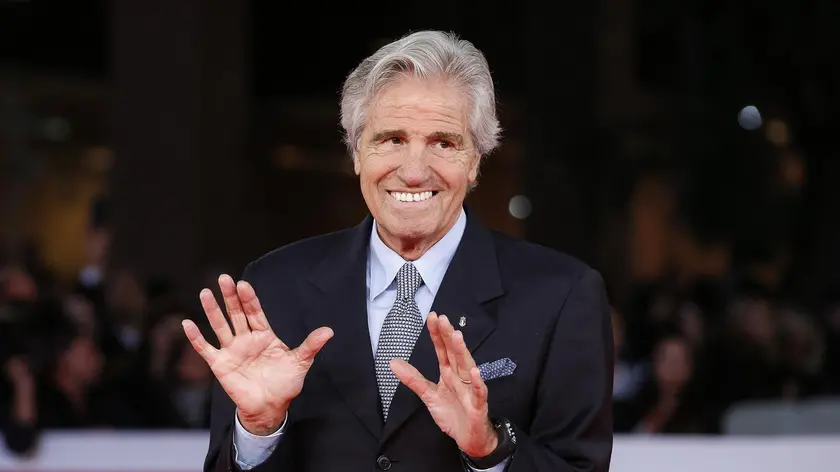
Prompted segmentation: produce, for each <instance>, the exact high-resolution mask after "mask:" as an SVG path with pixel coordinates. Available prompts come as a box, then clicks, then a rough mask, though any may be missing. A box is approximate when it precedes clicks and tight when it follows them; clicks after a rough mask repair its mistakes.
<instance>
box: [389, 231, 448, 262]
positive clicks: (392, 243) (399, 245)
mask: <svg viewBox="0 0 840 472" xmlns="http://www.w3.org/2000/svg"><path fill="white" fill-rule="evenodd" d="M376 232H377V234H379V239H381V240H382V242H383V243H385V245H386V246H388V247H389V248H390V249H391V250H393V251H394V252H396V253H397V254H399V255H400V257H402V258H403V259H405V260H407V261H416V260H417V259H420V258H421V257H423V254H426V251H428V250H429V249H430V248H431V247H432V246H434V245H435V244H437V242H438V241H440V240H441V239H442V238H443V235H441V236H440V237H438V238H435V239H425V240H424V239H416V240H411V239H399V238H390V237H388V236H386V235H384V234H382V230H381V229H379V228H377V230H376ZM444 234H445V233H444Z"/></svg>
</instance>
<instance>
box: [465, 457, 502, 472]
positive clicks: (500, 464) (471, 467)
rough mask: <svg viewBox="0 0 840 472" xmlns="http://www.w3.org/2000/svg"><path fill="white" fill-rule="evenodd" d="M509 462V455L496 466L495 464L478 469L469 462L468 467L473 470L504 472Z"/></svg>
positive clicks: (476, 471)
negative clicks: (487, 467)
mask: <svg viewBox="0 0 840 472" xmlns="http://www.w3.org/2000/svg"><path fill="white" fill-rule="evenodd" d="M508 462H510V457H508V458H507V459H505V460H503V461H502V462H500V463H499V464H496V465H495V466H493V467H491V468H489V469H476V468H473V466H471V465H470V464H469V463H467V464H466V465H467V468H468V469H470V470H471V471H472V472H504V470H505V467H507V464H508Z"/></svg>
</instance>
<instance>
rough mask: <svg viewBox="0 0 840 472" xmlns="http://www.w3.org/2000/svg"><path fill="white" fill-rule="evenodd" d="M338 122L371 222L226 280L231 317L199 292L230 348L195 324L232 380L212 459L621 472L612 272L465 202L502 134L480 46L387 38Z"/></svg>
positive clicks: (442, 39) (217, 418) (269, 466)
mask: <svg viewBox="0 0 840 472" xmlns="http://www.w3.org/2000/svg"><path fill="white" fill-rule="evenodd" d="M341 116H342V119H341V123H342V126H343V127H344V130H345V132H346V137H347V144H348V146H349V148H350V152H351V154H352V158H353V164H354V168H355V171H356V174H357V175H358V176H359V181H360V184H361V190H362V195H363V196H364V199H365V202H366V203H367V206H368V208H369V210H370V213H371V217H368V218H367V219H365V220H364V221H363V222H362V223H361V224H360V225H359V226H357V227H355V228H351V229H348V230H344V231H340V232H337V233H333V234H328V235H325V236H320V237H316V238H312V239H308V240H305V241H301V242H298V243H295V244H292V245H289V246H286V247H283V248H281V249H278V250H276V251H273V252H271V253H269V254H268V255H266V256H263V257H262V258H260V259H258V260H257V261H255V262H253V263H251V264H250V265H249V266H248V267H247V268H246V269H245V273H244V275H243V278H244V279H245V281H240V282H238V283H234V281H233V280H232V279H231V278H230V277H228V276H226V275H223V276H221V277H220V278H219V286H220V288H221V292H222V295H223V297H224V302H225V306H226V310H227V313H228V315H229V318H230V324H231V325H232V327H233V330H231V327H230V326H229V325H228V323H227V322H226V321H225V318H224V315H223V313H222V311H221V309H220V307H219V306H218V305H217V303H216V300H215V298H214V296H213V294H212V292H210V291H209V290H207V289H205V290H203V291H202V293H201V300H202V305H203V307H204V310H205V312H206V313H207V317H208V319H209V321H210V323H211V325H212V327H213V329H214V331H215V333H216V335H217V337H218V339H219V342H220V348H218V349H217V348H215V347H213V346H211V345H209V344H208V343H207V341H205V340H204V338H203V337H202V336H201V335H200V334H199V331H198V329H197V328H196V326H195V325H194V324H193V323H192V322H190V321H185V322H184V329H185V331H186V334H187V337H188V338H189V339H190V341H191V342H192V344H193V346H194V347H195V349H196V350H197V351H198V352H199V353H200V354H201V355H202V356H203V357H204V359H206V360H207V362H208V364H209V365H210V367H211V368H212V369H213V372H214V374H215V376H216V378H217V380H218V386H219V387H220V389H219V388H217V390H216V391H215V392H214V393H215V396H214V401H213V410H212V421H211V422H212V426H211V438H210V449H209V453H208V455H207V461H206V465H205V470H206V471H218V472H222V471H228V470H232V469H242V470H248V469H252V470H254V471H257V472H259V471H267V472H268V471H270V472H275V471H276V472H281V471H282V472H301V471H313V472H314V471H318V472H329V471H336V472H338V471H341V472H345V471H361V470H393V471H423V472H429V471H434V472H449V471H461V470H468V471H470V470H472V471H478V470H490V471H494V472H500V471H503V470H507V471H510V472H549V471H552V472H553V471H606V470H608V468H609V462H610V454H611V449H612V414H611V396H610V394H611V388H612V387H611V382H612V340H611V328H610V314H609V308H608V305H607V301H606V299H605V295H604V289H603V282H602V280H601V278H600V276H599V275H598V273H596V272H595V271H593V270H592V269H590V268H588V267H586V266H585V265H584V264H583V263H581V262H578V261H576V260H574V259H572V258H571V257H568V256H565V255H562V254H560V253H557V252H555V251H552V250H550V249H546V248H543V247H538V246H535V245H531V244H528V243H525V242H522V241H518V240H514V239H512V238H508V237H505V236H503V235H500V234H497V233H495V232H491V231H489V230H488V229H485V228H484V227H483V226H481V224H480V223H479V222H478V219H477V217H476V216H475V214H473V213H472V212H470V211H469V210H465V209H464V207H463V201H464V197H465V196H466V194H467V192H468V191H469V190H470V189H471V188H472V187H473V186H474V185H475V184H476V179H477V177H478V170H479V164H480V162H481V159H482V157H483V156H485V155H487V154H488V153H489V152H490V151H492V150H493V148H495V147H496V145H497V143H498V134H499V124H498V121H497V119H496V110H495V96H494V90H493V82H492V79H491V77H490V72H489V68H488V66H487V63H486V61H485V59H484V56H483V55H482V54H481V52H479V51H478V50H477V49H476V48H475V47H474V46H473V45H472V44H470V43H469V42H466V41H461V40H459V39H457V38H456V37H454V36H452V35H447V34H443V33H439V32H418V33H414V34H412V35H410V36H407V37H405V38H403V39H401V40H399V41H396V42H394V43H391V44H388V45H386V46H384V47H383V48H382V49H380V50H379V51H377V52H376V53H374V54H373V55H372V56H371V57H369V58H367V59H365V60H364V61H363V62H362V63H361V64H360V65H359V66H358V67H357V68H356V69H355V70H354V71H353V72H352V73H351V74H350V76H349V77H348V78H347V81H346V83H345V85H344V90H343V95H342V100H341ZM257 293H258V294H259V295H260V299H259V300H258V299H257V296H256V294H257ZM424 324H425V327H424ZM275 333H276V335H275ZM278 336H279V337H278ZM290 346H298V347H297V348H294V349H291V348H290Z"/></svg>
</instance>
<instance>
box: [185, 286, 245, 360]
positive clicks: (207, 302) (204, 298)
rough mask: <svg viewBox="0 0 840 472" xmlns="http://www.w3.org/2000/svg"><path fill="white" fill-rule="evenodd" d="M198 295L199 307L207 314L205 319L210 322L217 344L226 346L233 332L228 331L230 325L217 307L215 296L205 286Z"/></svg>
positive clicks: (230, 340)
mask: <svg viewBox="0 0 840 472" xmlns="http://www.w3.org/2000/svg"><path fill="white" fill-rule="evenodd" d="M198 297H199V299H200V300H201V307H202V308H203V309H204V313H205V314H206V315H207V321H209V322H210V327H211V328H213V332H214V333H216V337H217V338H218V339H219V344H221V345H222V347H224V346H227V345H228V344H230V343H231V342H232V341H233V333H232V332H231V331H230V325H229V324H228V322H227V320H226V319H225V315H224V313H222V309H221V308H219V304H218V303H217V302H216V297H215V296H213V292H211V291H210V289H207V288H205V289H204V290H202V291H201V293H200V294H199V296H198ZM182 324H183V323H182Z"/></svg>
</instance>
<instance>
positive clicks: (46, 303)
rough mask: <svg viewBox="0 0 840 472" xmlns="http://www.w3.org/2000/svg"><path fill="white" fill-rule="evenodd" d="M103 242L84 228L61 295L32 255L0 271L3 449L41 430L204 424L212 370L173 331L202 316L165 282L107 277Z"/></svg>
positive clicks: (102, 231) (106, 233)
mask: <svg viewBox="0 0 840 472" xmlns="http://www.w3.org/2000/svg"><path fill="white" fill-rule="evenodd" d="M110 239H111V234H110V230H109V229H108V227H107V226H106V225H94V226H92V227H91V228H90V230H89V232H88V234H87V247H86V250H87V260H88V264H87V265H86V266H85V267H84V268H83V269H82V270H81V271H80V272H79V274H78V277H77V279H76V280H75V282H74V284H73V285H72V287H70V288H69V289H68V288H67V287H64V286H63V285H64V284H60V283H58V282H57V281H56V280H54V279H53V278H52V277H51V275H50V274H49V273H48V272H47V271H45V270H44V269H43V265H42V264H40V263H39V261H38V258H37V254H35V252H34V251H33V252H31V254H30V256H29V257H27V258H26V259H27V260H25V261H16V262H15V263H14V264H11V263H6V264H4V265H2V266H0V366H2V374H3V375H0V426H2V430H3V435H4V436H5V441H6V444H7V446H8V447H9V449H11V450H12V451H15V452H17V453H27V452H28V451H31V450H32V449H33V448H34V446H35V445H36V444H37V439H38V437H39V432H40V431H42V430H47V429H75V428H124V429H126V428H127V429H167V428H179V429H186V428H196V429H199V428H207V427H208V426H209V422H208V412H209V405H208V400H209V396H208V394H209V387H210V385H211V382H212V373H211V372H210V370H209V368H208V367H207V365H206V363H205V362H204V360H203V359H201V357H200V356H198V355H197V354H196V353H195V351H194V350H193V349H192V347H191V346H190V345H189V342H188V341H187V339H186V337H185V336H184V334H183V330H182V328H181V321H182V320H183V319H185V318H188V317H189V318H192V319H195V320H197V321H198V322H199V323H200V321H201V318H203V317H196V316H192V315H193V314H192V313H188V310H187V308H186V307H184V306H183V305H181V304H179V303H178V301H177V299H176V297H175V295H174V293H173V290H172V288H171V287H169V286H167V284H166V283H165V282H159V281H144V280H139V279H138V278H137V277H136V276H134V275H133V274H131V273H129V272H109V273H107V275H106V273H105V270H104V266H105V258H106V256H107V252H108V247H109V244H110ZM199 326H201V324H199ZM202 328H203V327H202ZM209 339H212V338H209Z"/></svg>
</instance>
